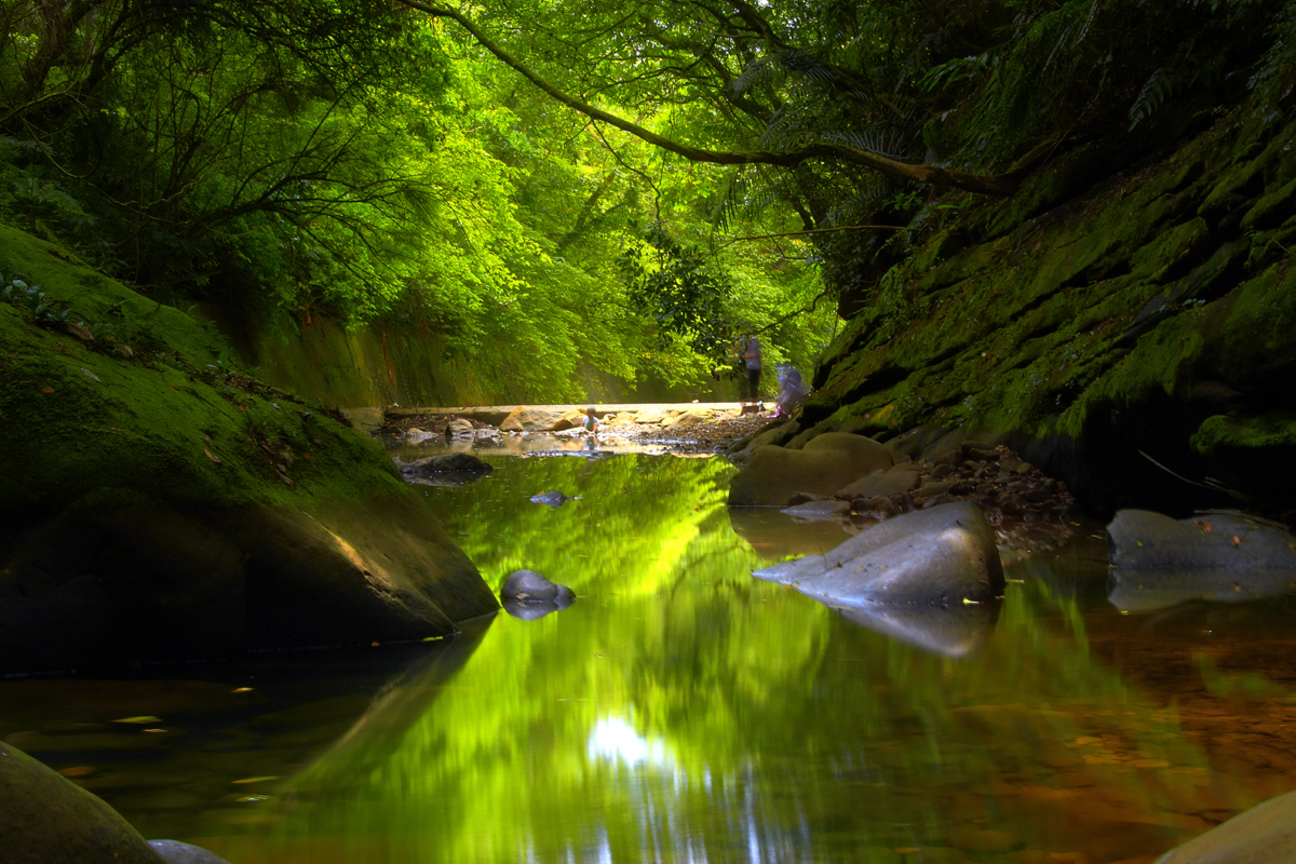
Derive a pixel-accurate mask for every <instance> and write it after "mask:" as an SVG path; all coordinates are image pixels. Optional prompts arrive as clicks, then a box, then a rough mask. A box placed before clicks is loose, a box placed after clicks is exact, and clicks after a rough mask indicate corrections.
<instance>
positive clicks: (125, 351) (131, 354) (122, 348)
mask: <svg viewBox="0 0 1296 864" xmlns="http://www.w3.org/2000/svg"><path fill="white" fill-rule="evenodd" d="M117 350H118V351H120V352H121V353H122V355H123V356H125V357H134V356H135V352H134V351H132V350H131V347H130V346H129V345H118V346H117Z"/></svg>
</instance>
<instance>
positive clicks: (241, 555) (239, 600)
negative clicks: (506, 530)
mask: <svg viewBox="0 0 1296 864" xmlns="http://www.w3.org/2000/svg"><path fill="white" fill-rule="evenodd" d="M0 566H2V567H3V569H0V672H4V673H13V672H41V671H66V670H70V669H77V670H86V669H91V668H109V667H112V666H114V665H117V664H120V663H124V662H127V661H133V660H182V659H208V658H216V657H230V656H237V655H239V654H241V653H242V652H244V651H246V650H248V649H249V648H260V647H277V648H293V647H315V646H321V645H323V646H334V645H347V644H368V643H370V642H373V641H391V640H398V639H421V638H424V637H426V636H431V635H440V636H448V635H452V634H453V633H454V622H455V621H462V620H466V619H468V618H472V617H476V616H477V615H481V614H485V613H487V612H490V611H492V610H494V609H496V608H498V607H497V604H496V603H495V600H494V598H493V597H492V596H491V594H490V591H489V589H488V588H487V586H486V584H485V583H484V582H483V581H482V580H481V577H480V574H479V573H478V572H477V570H476V568H475V567H473V565H472V564H471V562H469V561H468V559H467V557H466V556H465V555H464V554H463V552H462V551H461V550H459V549H458V547H456V546H455V545H454V544H453V543H452V542H451V541H450V539H449V537H448V536H447V535H446V534H445V531H444V530H443V529H442V528H441V526H440V525H439V524H438V523H437V522H436V520H435V519H434V518H433V517H432V516H431V514H430V512H429V511H428V510H427V509H426V507H425V506H423V503H422V502H421V501H419V500H417V499H413V498H410V497H408V496H405V495H386V496H373V497H370V498H368V499H361V500H357V501H350V502H348V501H338V502H334V503H333V504H331V505H327V506H323V507H319V508H317V510H316V512H315V514H314V515H307V514H305V513H303V512H302V511H300V510H292V509H288V508H272V507H249V508H234V509H229V510H220V511H206V512H193V513H187V514H182V513H176V512H173V511H167V510H153V509H147V508H131V509H125V508H114V509H107V510H99V511H94V510H85V511H74V512H71V513H68V514H64V515H63V516H61V517H58V518H56V519H54V520H51V521H50V522H48V523H46V524H44V525H42V526H41V527H40V528H39V529H38V530H36V531H35V532H32V533H30V534H28V535H26V536H25V537H24V538H23V540H22V541H21V542H20V543H18V544H17V545H16V546H15V547H14V548H12V549H11V550H9V554H8V555H6V556H5V557H4V558H3V559H0Z"/></svg>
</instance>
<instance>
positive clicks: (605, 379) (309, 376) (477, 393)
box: [204, 307, 738, 408]
mask: <svg viewBox="0 0 1296 864" xmlns="http://www.w3.org/2000/svg"><path fill="white" fill-rule="evenodd" d="M204 311H205V312H206V314H207V316H208V318H209V320H211V321H213V323H215V324H216V325H217V326H218V327H219V328H220V329H221V330H222V332H223V333H224V335H225V337H226V338H228V339H229V340H230V341H231V342H232V343H233V344H235V345H236V346H237V349H238V350H237V351H236V354H235V356H236V358H237V359H238V360H239V362H240V363H241V364H242V365H244V366H247V367H249V368H251V369H254V370H255V372H256V374H257V376H258V377H259V378H262V379H264V380H265V381H267V382H269V383H272V384H274V385H275V386H277V387H281V388H283V389H285V390H290V391H293V392H296V393H301V394H302V395H304V396H308V397H310V398H312V399H317V400H319V401H321V402H323V403H325V404H326V405H330V406H335V407H342V408H358V407H375V406H382V405H393V404H395V405H404V406H454V405H513V404H520V403H528V402H554V401H558V402H564V403H565V402H568V401H590V402H596V403H597V402H604V403H616V402H687V401H690V400H692V399H702V400H704V401H727V400H732V399H737V398H738V385H737V383H736V382H733V381H723V382H708V385H707V386H687V385H680V386H674V387H672V386H669V385H667V384H666V383H665V382H662V381H656V380H645V381H640V382H637V383H630V382H626V381H623V380H621V379H618V378H615V377H613V376H611V375H608V374H606V373H604V372H601V371H599V370H598V369H595V368H594V367H593V366H592V365H591V364H589V363H588V362H585V361H582V362H580V363H579V364H578V371H579V380H578V381H577V382H576V383H577V385H578V386H579V387H580V388H581V390H582V391H583V393H584V396H583V397H581V399H577V400H572V399H570V398H554V397H547V396H546V395H545V394H537V393H533V392H529V391H528V390H527V389H526V388H525V387H524V386H522V385H521V383H520V382H519V381H517V380H507V379H504V380H501V379H499V378H495V377H491V376H487V375H482V374H481V373H480V372H479V371H478V368H479V367H478V365H477V364H476V363H474V360H473V358H472V357H471V356H468V355H464V354H457V355H456V356H455V357H454V358H452V359H446V358H445V357H444V356H443V355H444V353H445V343H444V342H443V341H442V340H441V339H440V338H438V337H437V336H436V335H435V334H428V333H420V332H419V331H418V330H417V329H416V328H411V327H408V326H402V325H393V324H389V323H384V322H377V323H374V324H368V325H364V326H359V327H353V328H349V329H348V328H344V327H343V326H341V325H340V324H338V323H337V322H335V321H332V320H330V319H328V318H322V317H318V316H317V317H315V318H313V319H312V320H311V321H310V322H309V323H303V322H301V321H298V320H296V319H292V318H289V317H287V316H284V317H282V318H280V319H279V320H278V321H276V322H271V323H270V324H262V325H261V326H259V327H256V328H253V329H251V330H249V329H248V328H247V327H246V326H245V325H244V324H242V323H241V322H236V321H234V320H232V316H229V315H227V314H222V311H221V310H219V309H214V308H211V307H208V308H207V309H205V310H204ZM519 362H524V361H519Z"/></svg>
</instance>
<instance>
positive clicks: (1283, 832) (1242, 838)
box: [1155, 792, 1296, 864]
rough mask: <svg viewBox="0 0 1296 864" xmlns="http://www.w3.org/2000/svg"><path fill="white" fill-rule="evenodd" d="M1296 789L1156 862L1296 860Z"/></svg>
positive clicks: (1278, 863)
mask: <svg viewBox="0 0 1296 864" xmlns="http://www.w3.org/2000/svg"><path fill="white" fill-rule="evenodd" d="M1293 824H1296V792H1288V793H1286V794H1284V795H1279V796H1277V797H1276V798H1270V799H1269V800H1268V801H1265V802H1263V803H1260V804H1257V805H1256V806H1254V807H1252V808H1251V809H1250V810H1246V811H1244V812H1242V813H1239V814H1238V815H1237V816H1234V817H1233V818H1232V819H1229V820H1228V821H1227V822H1224V823H1223V824H1221V825H1217V826H1215V827H1214V828H1212V829H1210V830H1209V831H1207V832H1206V833H1205V834H1202V835H1201V836H1200V837H1197V838H1195V839H1193V840H1189V841H1188V842H1187V843H1184V844H1183V845H1182V846H1178V847H1176V848H1174V849H1172V850H1170V851H1169V852H1167V853H1166V854H1165V855H1162V856H1161V857H1160V858H1158V859H1157V860H1156V862H1155V864H1289V862H1291V861H1296V831H1294V830H1292V826H1293Z"/></svg>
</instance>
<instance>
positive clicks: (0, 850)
mask: <svg viewBox="0 0 1296 864" xmlns="http://www.w3.org/2000/svg"><path fill="white" fill-rule="evenodd" d="M0 791H2V792H3V801H0V858H2V859H3V860H4V861H13V862H23V864H26V862H32V864H163V862H164V861H165V859H164V858H162V856H160V855H159V854H158V853H157V852H156V851H154V849H153V848H152V847H150V846H149V844H148V843H146V842H145V841H144V838H143V837H141V836H140V835H139V833H138V832H137V831H136V830H135V829H134V828H132V827H131V825H130V823H128V822H127V821H126V820H125V819H123V818H122V817H121V816H120V815H118V813H117V811H115V810H113V809H112V808H111V807H109V806H108V805H107V804H105V803H104V802H103V801H101V800H100V799H99V798H97V797H96V796H94V795H92V794H91V793H89V792H87V791H86V790H84V789H82V788H80V787H79V786H77V785H76V784H74V783H72V782H71V781H69V780H67V779H66V778H64V777H61V776H59V775H58V774H57V773H55V772H54V771H52V770H51V769H49V768H47V767H45V766H44V765H42V764H41V763H40V762H37V761H36V760H35V759H32V758H31V757H30V756H28V755H27V754H26V753H23V752H22V751H21V750H19V749H18V748H17V747H15V746H13V745H12V744H5V743H3V742H0Z"/></svg>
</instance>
